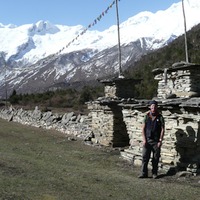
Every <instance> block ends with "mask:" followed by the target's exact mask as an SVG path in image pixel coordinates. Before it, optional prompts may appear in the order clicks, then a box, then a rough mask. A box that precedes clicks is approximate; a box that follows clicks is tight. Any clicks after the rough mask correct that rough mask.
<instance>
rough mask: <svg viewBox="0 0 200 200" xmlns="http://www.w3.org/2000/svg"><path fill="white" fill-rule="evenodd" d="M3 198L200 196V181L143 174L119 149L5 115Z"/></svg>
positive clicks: (0, 172) (0, 139) (0, 158)
mask: <svg viewBox="0 0 200 200" xmlns="http://www.w3.org/2000/svg"><path fill="white" fill-rule="evenodd" d="M0 127H1V128H0V199H1V200H11V199H12V200H29V199H32V200H109V199H115V200H132V199H133V200H137V199H138V200H139V199H144V200H151V199H152V200H156V199H159V200H161V199H167V200H178V199H180V200H184V199H185V200H188V199H191V200H197V199H200V193H199V189H200V183H199V182H198V178H196V179H195V180H191V179H188V180H186V179H185V178H182V180H180V179H177V178H175V177H163V178H161V179H157V180H154V179H151V178H149V179H142V180H141V179H138V178H137V176H138V174H139V169H138V168H136V167H132V166H130V165H128V164H127V163H126V162H124V161H123V160H121V159H120V158H119V152H118V151H117V150H109V149H105V148H97V147H92V146H88V145H85V144H84V143H83V141H80V140H76V141H70V140H68V138H67V137H65V136H64V135H62V134H61V133H58V132H56V131H52V130H43V129H38V128H33V127H29V126H23V125H20V124H18V123H14V122H7V121H5V120H1V119H0Z"/></svg>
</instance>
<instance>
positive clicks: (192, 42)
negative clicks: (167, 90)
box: [124, 24, 200, 98]
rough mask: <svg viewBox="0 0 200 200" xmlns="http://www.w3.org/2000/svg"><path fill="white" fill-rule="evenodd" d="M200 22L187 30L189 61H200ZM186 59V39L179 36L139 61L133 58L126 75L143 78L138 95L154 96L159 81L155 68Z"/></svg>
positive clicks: (143, 96) (168, 65) (144, 96)
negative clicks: (154, 71) (156, 77)
mask: <svg viewBox="0 0 200 200" xmlns="http://www.w3.org/2000/svg"><path fill="white" fill-rule="evenodd" d="M199 38H200V24H199V25H197V26H195V27H193V28H192V29H191V30H190V31H188V32H187V43H188V56H189V62H191V63H200V55H199V48H200V40H199ZM180 61H185V39H184V35H181V36H179V37H178V38H177V39H176V40H174V41H173V42H172V43H170V44H169V45H167V46H165V47H163V48H161V49H158V50H156V51H154V52H151V53H149V54H147V55H144V56H142V57H141V59H140V60H139V61H138V62H134V60H131V61H130V62H129V63H127V65H128V66H127V68H128V69H127V70H126V71H125V72H124V74H125V76H127V77H132V78H141V79H143V80H142V82H141V84H140V85H139V86H138V87H137V90H138V97H140V98H152V97H154V96H155V95H156V91H157V82H156V81H155V80H154V76H153V73H152V70H153V69H155V68H168V67H171V65H172V64H173V63H176V62H180Z"/></svg>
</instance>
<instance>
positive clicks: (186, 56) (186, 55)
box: [182, 0, 189, 63]
mask: <svg viewBox="0 0 200 200" xmlns="http://www.w3.org/2000/svg"><path fill="white" fill-rule="evenodd" d="M182 9H183V18H184V29H185V59H186V62H187V63H188V62H189V59H188V47H187V28H186V17H185V9H184V0H182Z"/></svg>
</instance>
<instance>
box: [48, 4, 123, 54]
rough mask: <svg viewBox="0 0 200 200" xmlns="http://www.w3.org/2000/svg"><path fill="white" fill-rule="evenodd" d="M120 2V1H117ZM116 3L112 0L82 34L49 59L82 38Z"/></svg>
mask: <svg viewBox="0 0 200 200" xmlns="http://www.w3.org/2000/svg"><path fill="white" fill-rule="evenodd" d="M118 1H120V0H118ZM115 3H116V0H114V1H113V2H112V3H111V4H110V5H109V6H108V7H107V8H106V10H104V11H103V12H102V13H101V14H100V15H99V16H98V17H97V18H96V19H94V21H93V22H92V23H90V24H89V25H88V26H87V28H85V29H84V30H83V31H82V32H80V33H79V34H78V35H77V36H76V37H75V38H74V39H72V40H71V41H70V42H69V43H68V44H67V45H66V46H65V47H63V48H62V49H60V50H59V51H58V52H57V53H55V54H53V55H51V56H50V57H54V56H55V55H58V54H60V53H61V52H62V51H64V49H66V48H68V47H69V46H70V45H71V44H72V43H73V42H74V41H76V40H77V39H78V38H79V37H80V36H82V35H83V34H84V33H86V31H87V30H88V29H89V28H91V27H93V26H95V25H96V24H97V23H98V21H100V20H101V19H102V17H104V16H105V14H107V13H108V11H109V10H110V9H111V8H112V7H113V5H114V4H115Z"/></svg>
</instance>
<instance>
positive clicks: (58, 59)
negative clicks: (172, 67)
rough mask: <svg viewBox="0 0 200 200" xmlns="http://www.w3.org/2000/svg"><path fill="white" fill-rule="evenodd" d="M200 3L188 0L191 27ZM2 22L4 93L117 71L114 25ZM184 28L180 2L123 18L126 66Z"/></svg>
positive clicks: (0, 85)
mask: <svg viewBox="0 0 200 200" xmlns="http://www.w3.org/2000/svg"><path fill="white" fill-rule="evenodd" d="M199 9H200V2H198V1H196V0H190V1H189V2H188V1H186V2H185V10H186V14H187V28H188V29H190V28H192V27H193V26H194V25H196V24H198V23H199V22H200V20H199V19H200V12H199ZM0 27H1V28H0V43H1V52H2V53H1V54H0V68H1V71H0V96H2V97H4V96H5V90H7V92H8V93H11V92H12V90H13V89H15V90H16V91H17V92H18V93H27V92H28V93H31V92H42V91H45V90H47V89H49V87H51V86H53V85H55V84H58V83H60V82H66V83H72V82H76V81H89V80H94V79H99V78H102V77H105V76H111V75H115V74H117V73H118V71H119V63H118V48H117V28H116V26H112V27H110V28H109V29H108V30H105V31H103V32H99V31H87V32H86V33H84V34H83V35H80V33H82V31H83V30H84V27H82V26H75V27H68V26H62V25H53V24H51V23H49V22H44V21H40V22H38V23H36V24H29V25H23V26H19V27H16V26H14V25H7V26H5V25H2V24H0ZM183 32H184V27H183V15H182V8H181V2H180V3H177V4H173V5H172V6H171V7H170V8H169V9H167V10H165V11H158V12H156V13H150V12H141V13H139V14H137V15H136V16H133V17H131V18H129V19H128V20H127V21H125V22H123V23H121V25H120V35H121V46H122V47H121V50H122V67H123V70H125V69H126V68H127V66H128V63H130V61H131V62H132V63H134V62H136V61H138V60H139V59H140V58H141V56H142V55H145V54H147V53H149V52H151V51H154V50H156V49H159V48H161V47H164V46H166V45H168V44H169V43H170V42H172V41H173V40H174V39H175V38H177V37H178V36H180V35H181V34H183ZM79 35H80V37H78V38H77V36H79ZM74 38H77V39H75V40H74ZM71 41H73V42H72V43H70V42H71ZM69 43H70V45H69V46H68V45H67V44H69ZM4 60H5V61H6V65H5V61H4ZM5 66H6V67H5ZM5 68H6V69H5Z"/></svg>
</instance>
